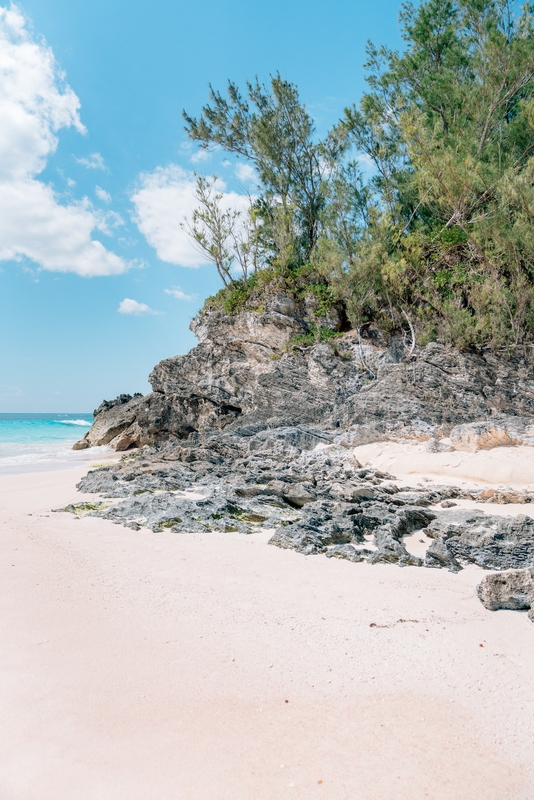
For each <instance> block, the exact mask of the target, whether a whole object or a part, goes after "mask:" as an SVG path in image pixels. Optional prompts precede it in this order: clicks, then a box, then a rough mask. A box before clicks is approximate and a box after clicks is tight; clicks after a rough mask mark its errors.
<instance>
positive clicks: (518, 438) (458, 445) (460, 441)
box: [449, 416, 534, 453]
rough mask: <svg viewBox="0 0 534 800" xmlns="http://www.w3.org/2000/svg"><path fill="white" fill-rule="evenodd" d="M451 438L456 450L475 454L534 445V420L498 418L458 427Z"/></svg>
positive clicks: (526, 418)
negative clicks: (507, 447) (505, 447)
mask: <svg viewBox="0 0 534 800" xmlns="http://www.w3.org/2000/svg"><path fill="white" fill-rule="evenodd" d="M449 438H450V440H451V443H452V445H453V447H454V449H455V450H466V451H467V452H469V453H475V452H476V451H477V450H489V449H491V448H492V447H502V446H503V445H505V446H507V445H517V444H522V445H529V446H533V445H534V420H533V419H532V418H531V417H510V416H508V417H507V416H497V417H495V418H494V419H490V420H487V421H484V422H470V423H468V424H467V425H457V426H456V427H454V428H453V429H452V431H451V432H450V434H449Z"/></svg>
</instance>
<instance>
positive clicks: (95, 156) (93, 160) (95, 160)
mask: <svg viewBox="0 0 534 800" xmlns="http://www.w3.org/2000/svg"><path fill="white" fill-rule="evenodd" d="M74 160H75V161H77V162H78V164H81V165H82V166H83V167H86V168H87V169H102V170H107V167H106V165H105V164H104V159H103V158H102V156H101V155H100V153H91V155H90V156H89V157H88V158H75V159H74Z"/></svg>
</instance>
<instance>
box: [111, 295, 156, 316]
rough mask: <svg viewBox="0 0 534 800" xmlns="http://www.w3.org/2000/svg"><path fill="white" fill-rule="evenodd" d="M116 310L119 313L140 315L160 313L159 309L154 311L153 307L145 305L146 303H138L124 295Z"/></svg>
mask: <svg viewBox="0 0 534 800" xmlns="http://www.w3.org/2000/svg"><path fill="white" fill-rule="evenodd" d="M117 311H118V312H119V314H135V315H137V316H142V315H143V314H160V313H161V312H160V311H154V309H152V308H150V306H147V304H146V303H138V302H137V300H132V299H130V298H129V297H125V298H124V300H123V301H122V302H121V304H120V305H119V307H118V309H117Z"/></svg>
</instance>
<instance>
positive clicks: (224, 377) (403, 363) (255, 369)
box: [77, 295, 534, 450]
mask: <svg viewBox="0 0 534 800" xmlns="http://www.w3.org/2000/svg"><path fill="white" fill-rule="evenodd" d="M308 312H309V309H308V306H307V304H306V302H301V303H296V302H295V301H294V300H293V299H292V298H290V297H288V296H285V295H275V296H273V297H271V298H269V301H268V303H267V304H266V307H265V309H264V311H263V312H262V313H258V312H255V311H243V312H241V313H239V314H237V315H235V316H230V315H228V314H225V313H223V312H222V311H209V312H207V313H205V314H203V315H202V316H200V317H198V318H197V319H195V320H193V322H192V323H191V329H192V330H193V331H194V333H195V334H196V335H197V337H198V339H199V344H198V345H197V346H196V347H195V348H193V349H192V350H191V351H190V352H189V353H187V354H186V355H182V356H174V357H172V358H167V359H165V360H164V361H161V362H160V363H159V364H158V365H157V366H156V367H154V369H153V371H152V373H151V375H150V377H149V380H150V383H151V385H152V388H153V392H152V393H151V394H149V395H147V396H146V397H144V398H142V397H139V396H135V397H133V398H130V396H129V395H121V396H120V397H119V398H117V400H116V401H112V402H104V403H103V404H102V405H101V406H100V407H99V408H98V409H97V412H98V413H97V414H96V416H95V422H94V425H93V427H92V428H91V430H90V431H89V433H88V434H87V435H86V436H85V437H84V439H82V441H81V442H79V443H78V445H77V447H80V448H84V447H92V446H94V445H97V444H108V445H110V446H111V447H114V448H115V449H118V450H125V449H128V448H131V447H140V446H143V445H158V444H161V443H162V442H164V443H166V444H167V445H172V444H173V443H174V444H175V445H177V444H178V443H179V442H180V441H183V440H185V439H188V438H189V437H190V436H191V435H193V434H200V435H204V434H206V433H207V432H209V431H220V430H223V429H226V428H229V429H230V430H235V429H237V428H240V429H241V428H243V427H246V426H250V425H255V426H258V425H259V426H260V429H261V428H263V429H269V428H283V427H284V426H286V427H287V426H290V427H291V426H292V427H294V426H295V425H302V424H306V425H309V424H312V425H317V426H320V427H321V428H322V429H323V430H331V431H339V430H340V429H341V430H346V431H347V443H348V446H354V445H355V444H357V443H367V442H370V441H377V440H380V439H382V438H386V437H387V436H390V435H403V436H414V437H417V438H419V439H422V440H428V439H431V438H432V439H433V440H435V441H438V440H439V439H441V438H443V437H444V436H448V435H449V434H451V431H454V440H453V442H452V446H453V447H458V448H459V449H469V448H475V449H476V448H477V447H481V446H491V443H492V442H495V443H498V442H499V443H502V442H506V443H514V442H522V443H529V444H530V443H533V444H534V420H533V417H534V377H533V376H532V372H531V370H530V368H529V365H528V364H527V363H525V362H524V361H521V360H520V359H519V358H517V359H516V360H513V361H507V362H504V361H503V360H500V359H498V358H497V357H496V356H494V355H492V354H489V353H488V354H484V355H476V354H473V353H459V352H457V351H454V350H451V349H447V348H445V347H443V346H441V345H439V344H436V343H431V344H429V345H427V346H426V347H424V348H423V349H421V350H419V351H418V352H416V353H415V356H414V357H411V358H409V359H408V357H407V351H406V349H405V348H404V347H403V344H402V341H401V340H400V339H398V340H393V341H391V342H389V343H386V342H385V341H383V340H382V339H381V338H380V335H379V334H378V333H377V332H374V334H373V337H371V334H370V333H368V338H366V339H364V340H362V342H361V343H360V342H359V341H358V338H357V334H356V332H355V331H346V332H345V333H342V332H341V331H342V328H343V320H342V319H341V315H340V314H337V312H332V314H331V315H330V317H329V318H328V319H327V320H326V322H324V318H322V319H323V324H326V326H327V327H330V329H331V330H338V331H339V337H338V338H334V339H331V340H330V341H328V342H322V343H317V344H315V345H313V346H309V345H307V346H306V347H304V346H300V345H299V344H298V337H299V336H302V335H303V334H307V333H309V332H310V329H311V328H310V326H311V322H310V317H309V313H308ZM295 337H297V339H296V338H295ZM518 414H521V415H522V416H521V417H519V416H517V415H518ZM473 420H482V422H479V423H477V425H478V427H476V426H475V427H474V428H473V426H472V425H471V423H472V421H473ZM531 421H532V423H533V424H531ZM458 426H460V427H458ZM432 446H434V447H436V445H435V444H433V445H432ZM438 449H443V446H441V445H439V446H438Z"/></svg>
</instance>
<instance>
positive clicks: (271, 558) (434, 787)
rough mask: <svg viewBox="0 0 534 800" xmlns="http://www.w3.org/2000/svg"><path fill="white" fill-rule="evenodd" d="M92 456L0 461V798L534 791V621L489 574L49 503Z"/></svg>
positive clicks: (473, 797) (522, 795)
mask: <svg viewBox="0 0 534 800" xmlns="http://www.w3.org/2000/svg"><path fill="white" fill-rule="evenodd" d="M370 447H375V448H378V447H379V446H378V445H377V446H375V445H372V446H370ZM381 447H382V450H381V453H379V454H378V455H377V453H374V454H372V455H374V457H375V458H377V459H380V458H382V459H383V461H384V464H385V465H386V462H387V463H389V467H388V468H390V469H393V467H394V466H395V463H394V460H393V461H391V458H393V457H397V458H398V453H397V455H396V456H395V452H394V448H395V447H397V446H396V445H391V446H388V447H390V448H393V449H390V450H389V451H387V452H385V451H384V447H385V446H381ZM507 450H508V451H509V452H508V453H507V454H506V455H510V454H511V455H512V456H513V455H514V453H513V452H512V451H513V448H507ZM531 452H534V451H531ZM357 455H358V451H357ZM362 455H363V454H362V453H360V455H358V457H359V458H361V457H362ZM367 455H368V457H369V454H367ZM452 455H457V454H437V456H436V457H438V456H439V458H441V457H442V456H448V457H451V456H452ZM482 455H484V454H482ZM515 455H516V456H519V453H518V452H517V450H516V453H515ZM462 456H465V457H466V459H467V461H468V462H469V463H470V464H472V463H474V458H471V454H462ZM467 456H469V458H467ZM388 459H389V461H388ZM436 463H437V462H436ZM500 463H501V464H502V463H503V460H502V459H501V460H500ZM397 466H399V464H398V462H397ZM416 466H417V465H416ZM411 469H412V468H410V470H411ZM413 469H415V467H414V468H413ZM417 469H419V466H417ZM424 469H427V470H428V464H425V466H424ZM451 469H454V467H451ZM456 469H457V468H456ZM473 469H474V467H473ZM410 470H408V469H407V473H410ZM412 471H413V470H412ZM83 472H84V470H83V469H81V468H80V469H75V470H66V471H56V472H48V473H40V474H25V475H11V476H1V477H0V529H1V533H2V536H1V554H0V557H1V564H2V567H1V568H2V574H3V576H4V577H3V580H2V583H1V588H0V604H1V606H0V627H1V641H2V648H1V657H0V702H1V712H2V713H1V720H2V721H1V724H0V725H1V740H0V742H1V743H0V747H1V752H2V757H1V759H0V798H2V800H59V799H61V800H97V799H98V800H123V799H124V800H126V798H127V799H128V800H274V799H275V798H282V797H288V798H299V800H311V799H312V798H328V800H345V798H347V800H349V798H350V800H355V799H356V798H357V799H358V800H359V799H360V798H361V799H362V800H375V799H376V800H378V799H379V798H380V799H381V800H384V799H386V800H389V798H391V799H392V800H393V798H394V799H395V800H419V798H431V800H445V799H447V800H459V798H466V799H467V798H469V800H477V798H484V799H485V800H506V799H507V798H510V799H512V798H513V800H531V799H532V798H533V797H534V768H533V763H534V759H533V756H534V670H533V669H532V665H533V664H534V626H533V625H532V623H531V622H529V621H528V619H527V617H526V614H524V613H518V612H508V611H500V612H497V613H491V612H489V611H487V610H486V609H485V608H484V607H483V606H482V605H481V603H480V602H479V600H478V599H477V597H476V594H475V586H476V584H477V583H478V582H479V581H480V579H481V577H482V576H483V575H484V573H483V572H482V571H481V570H478V569H477V568H468V569H465V570H463V571H462V572H461V573H460V574H458V575H453V574H450V573H449V572H447V571H444V570H433V569H422V568H419V569H418V568H415V567H408V568H404V569H401V568H399V567H397V566H390V565H376V566H370V565H368V564H366V563H358V564H353V563H349V562H344V561H339V560H337V559H327V558H324V557H322V556H310V557H304V556H302V555H299V554H297V553H295V552H292V551H289V550H280V549H278V548H273V547H269V546H267V540H268V538H269V534H268V533H265V532H261V533H258V534H255V535H250V536H244V535H239V534H235V533H227V534H204V535H200V534H195V535H189V534H175V533H171V532H163V533H158V534H155V533H152V532H150V531H146V530H141V531H137V532H134V531H132V530H129V529H126V528H123V527H121V526H118V525H114V524H112V523H111V522H107V521H104V520H100V519H95V518H90V517H84V518H82V519H76V518H75V517H74V516H72V515H70V514H54V513H51V509H53V508H57V507H60V506H63V505H65V504H66V503H69V502H73V501H79V500H80V499H82V496H81V495H80V494H79V493H78V492H77V491H76V489H75V483H76V481H77V480H78V479H79V478H80V477H81V475H82V474H83ZM414 474H415V473H414ZM418 474H419V473H418ZM531 474H532V473H531ZM460 477H462V476H460ZM478 477H480V475H478ZM490 477H491V476H490ZM432 479H434V480H436V476H435V475H432ZM462 479H463V480H469V482H470V483H472V480H470V479H469V476H467V477H465V476H464V477H463V478H462ZM496 482H500V481H496ZM484 508H485V510H486V511H488V512H489V513H494V512H499V513H506V512H507V513H518V512H517V510H516V509H515V508H514V509H513V510H512V509H511V508H510V507H506V506H499V507H497V506H485V507H484ZM522 513H532V511H531V509H530V508H526V507H523V509H522Z"/></svg>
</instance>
